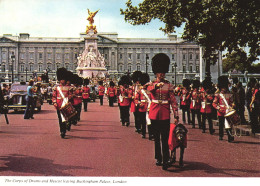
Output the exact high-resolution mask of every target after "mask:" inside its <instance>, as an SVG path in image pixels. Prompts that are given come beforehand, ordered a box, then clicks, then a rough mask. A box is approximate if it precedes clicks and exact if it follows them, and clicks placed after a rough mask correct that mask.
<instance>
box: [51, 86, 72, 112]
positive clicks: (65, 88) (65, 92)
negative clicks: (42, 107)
mask: <svg viewBox="0 0 260 186" xmlns="http://www.w3.org/2000/svg"><path fill="white" fill-rule="evenodd" d="M58 87H60V89H61V91H62V93H63V95H64V97H67V98H69V99H70V98H71V93H70V91H69V90H70V86H67V85H65V86H62V85H57V86H55V87H54V88H53V92H52V102H53V103H57V108H56V109H60V108H61V105H62V102H63V98H62V97H61V95H60V92H59V91H58V89H57V88H58Z"/></svg>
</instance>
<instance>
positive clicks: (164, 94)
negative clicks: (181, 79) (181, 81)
mask: <svg viewBox="0 0 260 186" xmlns="http://www.w3.org/2000/svg"><path fill="white" fill-rule="evenodd" d="M157 83H159V82H158V81H156V80H155V81H153V82H149V83H147V84H146V85H145V86H144V88H145V89H146V88H147V90H148V91H149V92H150V93H151V94H150V95H151V105H150V111H149V118H150V119H152V120H168V119H170V112H171V110H170V105H171V106H172V109H173V111H174V114H175V115H177V111H178V103H177V101H176V98H175V96H174V87H173V85H172V84H170V83H169V82H168V81H167V80H164V85H163V86H162V87H161V88H159V87H157V86H156V85H157Z"/></svg>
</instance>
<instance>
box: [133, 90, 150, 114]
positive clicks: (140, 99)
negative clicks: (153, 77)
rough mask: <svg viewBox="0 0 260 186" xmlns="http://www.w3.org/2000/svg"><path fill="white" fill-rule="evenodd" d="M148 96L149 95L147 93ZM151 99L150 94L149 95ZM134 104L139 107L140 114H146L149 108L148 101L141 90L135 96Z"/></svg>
mask: <svg viewBox="0 0 260 186" xmlns="http://www.w3.org/2000/svg"><path fill="white" fill-rule="evenodd" d="M146 94H147V93H146ZM147 96H148V97H149V94H147ZM134 102H135V104H136V105H138V108H139V109H138V111H139V112H146V111H147V107H148V100H147V98H146V97H145V95H144V94H143V93H142V91H141V90H138V91H137V92H136V95H135V99H134Z"/></svg>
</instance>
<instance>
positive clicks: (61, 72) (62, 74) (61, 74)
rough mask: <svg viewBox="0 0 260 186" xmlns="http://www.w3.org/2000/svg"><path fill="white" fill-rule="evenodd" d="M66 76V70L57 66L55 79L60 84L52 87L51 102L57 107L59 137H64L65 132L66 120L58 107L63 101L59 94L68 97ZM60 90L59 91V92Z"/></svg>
mask: <svg viewBox="0 0 260 186" xmlns="http://www.w3.org/2000/svg"><path fill="white" fill-rule="evenodd" d="M67 77H68V73H67V70H66V69H65V68H59V69H58V70H57V79H58V81H59V82H60V84H58V85H56V86H55V87H54V88H53V93H52V102H53V106H54V107H55V108H56V109H57V115H58V118H59V126H60V136H61V138H64V137H65V134H66V122H67V121H66V120H64V117H63V116H62V115H61V112H60V108H61V106H62V103H63V97H62V95H61V92H62V94H63V95H64V97H65V98H66V99H70V97H71V95H70V91H69V89H70V87H69V86H66V79H67ZM60 91H61V92H60Z"/></svg>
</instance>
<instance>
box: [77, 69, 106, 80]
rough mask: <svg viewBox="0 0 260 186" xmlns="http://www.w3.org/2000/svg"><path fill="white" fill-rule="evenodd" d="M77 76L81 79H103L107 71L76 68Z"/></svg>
mask: <svg viewBox="0 0 260 186" xmlns="http://www.w3.org/2000/svg"><path fill="white" fill-rule="evenodd" d="M76 70H77V71H78V75H79V76H80V77H83V78H105V77H106V73H107V69H106V68H104V67H77V69H76Z"/></svg>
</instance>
